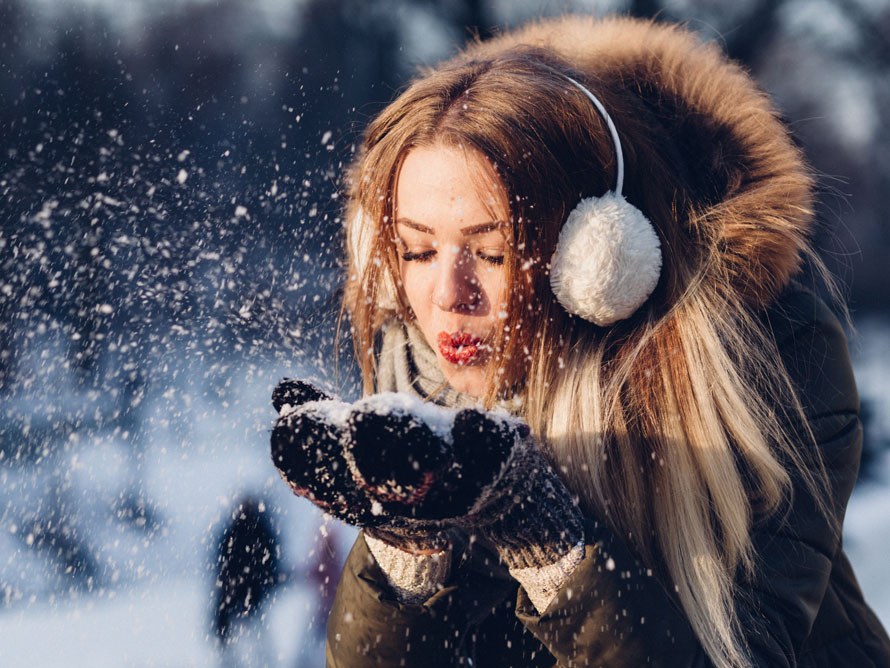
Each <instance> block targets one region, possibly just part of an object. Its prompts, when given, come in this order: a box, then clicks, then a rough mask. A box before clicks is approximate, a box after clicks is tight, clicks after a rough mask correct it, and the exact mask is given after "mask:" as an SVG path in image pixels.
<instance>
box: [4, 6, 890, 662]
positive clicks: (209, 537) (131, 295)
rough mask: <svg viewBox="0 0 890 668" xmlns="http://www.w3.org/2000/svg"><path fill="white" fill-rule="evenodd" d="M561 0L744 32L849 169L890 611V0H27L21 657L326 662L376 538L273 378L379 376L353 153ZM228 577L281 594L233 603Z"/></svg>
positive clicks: (735, 38) (14, 379)
mask: <svg viewBox="0 0 890 668" xmlns="http://www.w3.org/2000/svg"><path fill="white" fill-rule="evenodd" d="M564 11H584V12H595V13H607V12H616V11H617V12H631V13H634V14H637V15H642V16H657V17H658V19H669V20H684V21H688V22H689V24H690V25H691V27H693V28H694V29H696V30H699V31H701V33H702V34H703V35H704V37H705V38H706V39H715V40H719V41H720V42H721V43H722V44H723V45H724V47H725V48H726V49H727V51H728V52H729V53H730V55H732V56H733V57H734V58H737V59H739V60H740V61H741V62H743V63H744V64H745V65H746V66H747V67H748V68H749V69H750V70H751V71H752V72H753V73H754V75H755V76H756V77H757V78H758V79H759V80H760V81H761V83H762V84H763V86H765V87H766V88H767V89H768V90H769V91H770V92H771V93H772V94H773V95H774V96H775V98H776V100H777V102H778V104H779V105H780V107H781V109H782V110H783V113H784V114H785V115H786V117H787V119H788V120H789V122H790V123H791V126H792V127H793V129H794V131H795V133H796V136H797V138H798V139H799V141H800V142H801V143H802V144H803V146H804V147H805V150H806V152H807V154H808V156H809V157H810V159H811V160H812V162H813V164H814V166H815V167H816V169H817V170H818V171H819V172H820V174H821V175H822V184H823V193H822V194H823V197H822V205H821V207H820V218H821V221H822V223H823V226H822V228H821V229H820V232H819V244H820V247H821V248H822V250H823V252H824V255H825V257H826V259H827V260H828V262H829V264H830V265H831V266H832V267H833V268H834V269H835V271H837V272H838V273H839V274H840V276H841V277H842V278H843V280H844V281H845V283H846V284H847V286H848V289H849V290H848V291H849V298H850V302H851V305H852V308H853V314H854V321H855V324H856V326H857V330H858V335H857V336H856V337H855V338H854V339H853V354H854V358H855V365H856V369H857V374H858V380H859V383H860V390H861V394H862V397H863V404H864V409H865V417H866V418H867V420H866V421H867V425H866V430H867V431H866V435H867V449H866V460H865V461H866V465H865V467H864V469H863V480H862V482H861V484H860V485H859V486H858V487H857V489H856V491H855V493H854V497H853V500H852V502H851V505H850V511H849V514H848V519H847V529H846V532H847V533H846V540H847V545H848V548H849V551H850V554H851V558H852V559H853V561H854V564H855V566H856V568H857V573H858V575H859V576H860V579H861V584H862V585H863V588H864V590H865V592H866V595H867V598H868V599H869V600H870V601H871V603H872V604H873V605H874V607H875V608H876V609H877V611H878V613H879V615H880V616H881V618H882V619H883V621H884V623H885V624H890V579H888V578H887V577H886V575H885V562H886V555H887V554H890V457H888V455H887V452H888V448H887V444H888V441H890V381H888V378H890V302H888V300H887V294H888V289H890V276H888V270H887V263H886V259H885V258H886V257H888V255H890V226H888V225H887V224H886V222H885V221H886V220H887V219H888V217H890V118H888V115H890V112H888V109H890V76H887V73H888V72H890V0H784V1H782V0H737V1H736V2H733V3H729V4H727V3H723V2H718V1H717V0H675V1H673V2H672V1H669V0H668V1H664V2H660V1H658V0H650V1H645V0H643V1H639V2H622V1H620V0H615V1H612V2H609V1H603V2H597V3H591V2H582V1H580V0H576V1H569V0H564V1H557V0H553V1H547V2H528V1H518V0H515V1H510V0H464V1H459V0H453V1H449V0H438V1H428V2H423V1H422V0H382V1H380V2H368V1H367V0H215V1H214V0H0V131H2V146H0V197H2V200H0V201H2V205H0V206H2V209H0V637H2V638H3V640H2V643H0V665H2V666H62V665H64V666H81V665H82V666H97V667H98V666H202V665H208V666H210V665H248V666H265V665H280V666H316V665H321V664H322V663H323V659H322V658H321V655H320V647H321V644H320V643H321V631H322V629H323V625H324V616H325V610H326V606H327V605H328V604H329V597H330V592H331V591H332V586H333V584H334V582H335V580H336V574H337V572H338V570H339V564H340V562H341V561H342V559H343V558H344V556H345V550H346V549H347V547H348V545H349V544H350V542H351V539H352V536H353V534H352V533H351V532H350V531H349V530H346V529H344V528H343V527H341V526H335V525H328V526H325V525H324V524H323V523H322V521H321V518H320V516H319V515H318V514H317V513H315V512H314V511H313V509H312V506H311V504H309V503H308V502H305V501H302V500H298V499H294V498H293V497H292V496H291V495H290V492H289V491H288V490H287V488H286V486H285V485H283V484H282V483H281V482H280V481H279V479H278V476H277V474H276V473H275V471H274V469H273V467H272V466H271V463H270V462H269V459H268V457H269V455H268V435H269V430H270V426H271V422H272V419H273V412H272V409H271V406H270V404H269V395H270V392H271V389H272V387H273V386H274V384H275V383H276V382H277V381H278V380H279V379H280V378H281V377H283V376H312V377H315V378H316V379H319V380H321V381H323V382H325V383H327V384H328V385H329V386H330V387H333V388H336V389H338V390H339V391H340V392H341V394H343V395H344V396H347V397H349V396H355V395H356V392H357V386H356V384H355V373H354V369H353V368H352V367H351V366H350V364H349V353H348V350H342V351H341V353H343V354H342V355H341V357H340V361H339V368H337V367H336V365H335V345H334V342H333V341H334V336H333V333H334V331H335V328H336V315H337V312H336V303H337V289H338V279H337V276H338V271H339V267H340V261H341V249H340V243H341V242H340V237H339V236H338V235H339V231H340V220H339V218H338V216H339V205H340V202H339V201H338V193H339V178H340V170H341V167H342V165H343V164H344V163H345V162H347V161H348V160H349V159H350V156H351V154H352V151H353V145H354V142H355V141H356V139H357V136H358V133H359V132H360V131H361V128H362V127H363V126H364V124H365V123H366V122H367V120H368V119H369V118H370V117H371V116H372V115H373V114H374V113H375V112H376V111H377V110H379V109H380V108H381V106H382V104H384V103H385V102H387V101H388V100H389V99H390V98H391V97H392V96H393V94H394V92H395V91H396V90H397V89H398V88H399V86H401V85H402V84H403V83H404V82H405V81H406V79H407V78H408V77H409V76H410V75H411V73H412V72H413V71H414V70H415V68H416V67H417V66H418V65H420V64H423V63H431V62H434V61H435V60H437V59H439V58H441V57H443V56H446V55H448V54H449V53H450V52H451V51H452V49H453V48H454V46H455V45H456V44H458V43H460V42H461V41H463V40H464V39H465V38H466V37H467V35H469V34H471V33H474V32H478V33H479V34H480V35H481V36H482V37H485V36H486V35H488V34H490V33H491V31H492V30H494V29H496V26H501V27H503V26H510V25H514V24H516V23H518V22H521V21H523V20H525V19H527V18H530V17H534V16H538V15H547V14H553V13H560V12H564ZM220 544H222V546H223V554H224V558H223V559H222V560H220V559H219V554H220ZM245 554H246V555H247V556H246V557H245V556H243V555H245ZM221 564H222V566H224V568H223V567H221ZM245 566H246V567H248V569H249V570H250V572H251V573H252V574H254V575H255V576H256V580H257V582H256V583H255V584H254V585H253V587H252V588H245V587H246V585H245V584H244V583H242V584H237V582H236V581H237V580H238V576H237V575H233V571H238V572H243V569H244V567H245ZM219 582H231V583H232V584H233V589H232V590H231V591H233V592H234V594H233V598H234V599H237V600H243V599H244V598H245V597H246V596H250V597H251V602H252V603H253V604H254V605H253V607H254V609H255V610H256V614H255V615H253V616H251V617H250V618H248V619H245V620H241V621H239V620H237V619H235V620H233V619H230V618H225V617H222V618H220V619H217V620H214V618H213V615H212V610H213V609H214V608H215V607H217V604H218V603H220V602H222V603H223V609H224V610H229V609H232V610H233V612H237V609H236V608H232V606H226V605H225V602H224V601H219V600H217V598H216V597H217V595H218V592H219V591H220V588H219V587H218V586H217V584H218V583H219ZM239 587H240V589H239ZM236 602H237V601H236ZM221 629H225V632H226V633H227V634H228V635H229V637H232V638H235V640H234V641H233V642H232V643H230V645H229V649H228V650H226V651H223V650H222V649H221V647H222V645H220V644H219V643H218V642H217V640H216V638H217V637H218V635H219V633H220V632H222V631H221Z"/></svg>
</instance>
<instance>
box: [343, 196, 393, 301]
mask: <svg viewBox="0 0 890 668" xmlns="http://www.w3.org/2000/svg"><path fill="white" fill-rule="evenodd" d="M376 236H377V235H376V234H375V230H374V223H373V221H372V220H371V218H370V217H369V216H366V215H365V210H364V209H363V208H362V207H361V206H359V207H358V209H357V210H356V212H355V215H354V216H353V217H352V220H350V221H349V241H350V244H349V246H350V248H349V251H350V253H352V257H353V258H354V260H355V270H356V272H357V273H358V275H359V277H364V275H365V272H366V271H367V269H368V262H373V261H374V259H372V258H371V247H372V244H373V243H374V239H375V238H376ZM377 290H378V293H377V305H378V306H379V307H380V308H382V309H392V310H395V309H396V308H398V300H397V298H396V286H395V283H394V281H393V278H392V276H391V275H390V273H389V271H387V270H386V269H385V268H384V270H383V272H382V275H381V277H380V284H379V285H378V286H377Z"/></svg>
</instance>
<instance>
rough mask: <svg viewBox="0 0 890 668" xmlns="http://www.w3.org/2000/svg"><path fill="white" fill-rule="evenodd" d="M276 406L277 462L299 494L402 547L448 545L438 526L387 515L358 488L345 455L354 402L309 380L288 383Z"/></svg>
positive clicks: (274, 450) (275, 397)
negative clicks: (339, 397) (349, 402)
mask: <svg viewBox="0 0 890 668" xmlns="http://www.w3.org/2000/svg"><path fill="white" fill-rule="evenodd" d="M272 403H273V405H274V406H275V407H276V408H277V409H278V410H279V411H280V415H279V417H278V420H277V421H276V423H275V427H274V429H273V430H272V438H271V452H272V461H273V463H274V464H275V466H276V468H277V469H278V471H279V473H280V474H281V477H282V478H283V479H284V481H285V482H286V483H287V484H288V485H289V486H290V488H291V489H292V490H293V492H294V494H297V495H298V496H302V497H304V498H307V499H309V500H310V501H311V502H312V503H314V504H315V505H316V506H318V507H319V508H321V510H323V511H324V512H325V513H327V514H328V515H331V516H333V517H336V518H337V519H340V520H342V521H344V522H346V523H348V524H352V525H354V526H358V527H363V528H367V529H369V530H372V531H373V532H374V534H375V535H376V536H378V537H379V538H381V539H383V540H385V541H386V542H387V543H389V544H392V545H395V546H397V547H399V548H401V549H406V550H409V551H424V550H430V549H441V548H442V547H443V546H444V545H445V544H446V542H447V541H446V540H445V538H444V536H442V535H441V534H440V533H439V532H438V530H437V529H436V528H435V527H421V526H418V525H417V524H416V523H413V522H406V521H404V520H403V519H402V518H400V517H393V516H391V515H388V514H387V513H385V512H383V511H382V510H381V508H380V504H379V503H376V502H375V501H374V500H371V499H369V498H368V497H367V495H366V494H365V493H364V492H363V491H362V490H360V489H359V488H358V486H357V485H356V481H355V479H354V478H353V475H352V472H351V470H350V467H349V466H348V465H347V461H346V457H345V455H344V447H345V446H346V444H347V443H348V441H349V439H348V431H347V426H346V419H347V417H348V416H349V414H350V412H351V406H350V404H347V403H344V402H342V401H339V400H337V399H335V398H334V397H332V396H331V395H329V394H327V393H326V392H324V390H321V389H319V388H318V387H316V386H314V385H312V384H311V383H308V382H306V381H301V380H287V379H286V380H284V381H282V382H281V383H280V384H279V385H278V387H276V388H275V390H274V392H273V393H272Z"/></svg>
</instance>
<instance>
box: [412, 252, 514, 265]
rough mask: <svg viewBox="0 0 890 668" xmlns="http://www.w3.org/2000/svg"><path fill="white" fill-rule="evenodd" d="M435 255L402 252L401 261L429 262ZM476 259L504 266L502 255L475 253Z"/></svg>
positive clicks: (432, 253) (430, 253)
mask: <svg viewBox="0 0 890 668" xmlns="http://www.w3.org/2000/svg"><path fill="white" fill-rule="evenodd" d="M435 254H436V251H433V250H429V251H424V252H423V253H410V252H407V251H406V252H403V253H402V260H404V261H405V262H421V263H425V262H429V261H431V260H432V259H433V256H434V255H435ZM476 257H478V258H479V259H480V260H482V261H483V262H487V263H488V264H493V265H496V266H500V265H502V264H504V256H503V255H485V254H484V253H476Z"/></svg>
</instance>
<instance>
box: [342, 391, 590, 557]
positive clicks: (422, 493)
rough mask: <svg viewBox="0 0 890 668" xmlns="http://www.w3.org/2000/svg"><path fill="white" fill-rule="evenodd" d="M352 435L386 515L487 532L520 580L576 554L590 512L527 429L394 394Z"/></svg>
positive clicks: (352, 423)
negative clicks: (519, 572) (583, 508)
mask: <svg viewBox="0 0 890 668" xmlns="http://www.w3.org/2000/svg"><path fill="white" fill-rule="evenodd" d="M347 426H348V429H349V431H350V437H349V440H350V444H349V445H348V447H347V449H346V457H347V463H348V465H349V467H350V469H351V470H352V472H353V477H354V478H355V480H356V481H357V482H358V484H359V486H360V487H361V488H362V489H363V491H364V492H365V493H366V494H367V495H368V496H369V498H371V499H374V500H375V501H376V502H378V503H379V508H380V511H381V512H385V513H386V514H387V515H392V516H400V517H404V518H406V520H409V519H410V520H415V521H417V522H419V523H421V524H423V523H426V522H430V521H433V522H436V523H438V524H439V525H440V526H443V527H448V526H456V527H460V528H463V529H466V530H467V531H470V532H473V531H478V532H480V533H483V534H484V535H486V536H487V537H488V538H489V539H490V540H491V541H492V542H493V543H494V544H495V546H496V547H497V549H498V552H499V553H500V556H501V558H502V559H503V560H504V562H505V563H506V564H507V566H508V567H509V568H510V569H511V571H512V570H516V569H527V568H533V569H537V568H540V567H544V566H550V565H553V564H556V563H558V562H560V560H561V559H562V558H563V557H565V556H566V555H567V554H569V553H570V552H572V551H573V550H575V553H576V554H577V546H578V545H579V544H581V543H582V542H583V539H584V530H583V525H582V516H581V512H580V510H579V509H578V507H577V506H576V505H575V503H574V501H573V500H572V496H571V494H570V493H569V491H568V489H566V487H565V485H564V484H563V482H562V480H560V478H559V476H557V475H556V473H555V472H554V471H553V469H552V468H551V466H550V464H549V463H548V462H547V460H546V459H545V458H544V456H543V454H542V453H541V451H540V450H539V449H538V446H537V444H536V443H535V440H534V438H532V436H531V433H530V429H529V427H528V425H527V424H525V423H524V422H523V421H521V420H519V419H517V418H514V417H511V416H509V415H507V414H506V413H495V412H488V411H482V410H477V409H472V408H471V409H464V410H461V411H459V412H454V411H451V410H446V409H442V408H439V407H437V406H434V405H432V404H428V403H424V402H422V401H420V400H419V399H415V398H413V397H410V396H408V395H401V394H389V393H387V394H380V395H374V396H372V397H368V398H366V399H363V400H362V401H360V402H357V403H356V404H355V405H354V408H353V411H352V412H351V414H350V416H349V417H348V419H347ZM424 427H426V428H424Z"/></svg>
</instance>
